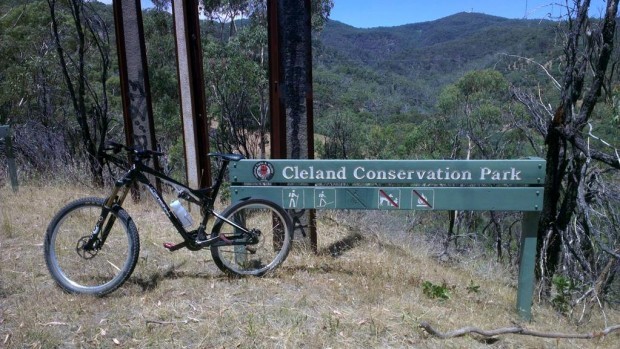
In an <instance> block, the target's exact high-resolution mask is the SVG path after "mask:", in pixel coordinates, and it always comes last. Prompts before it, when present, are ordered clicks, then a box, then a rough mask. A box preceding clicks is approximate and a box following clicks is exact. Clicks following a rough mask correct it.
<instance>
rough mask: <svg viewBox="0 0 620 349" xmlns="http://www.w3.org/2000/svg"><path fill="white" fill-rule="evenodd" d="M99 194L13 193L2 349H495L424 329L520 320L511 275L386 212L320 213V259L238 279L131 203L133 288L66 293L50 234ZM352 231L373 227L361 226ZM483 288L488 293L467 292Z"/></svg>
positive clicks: (548, 343)
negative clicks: (443, 255)
mask: <svg viewBox="0 0 620 349" xmlns="http://www.w3.org/2000/svg"><path fill="white" fill-rule="evenodd" d="M92 194H93V193H88V192H87V190H84V189H78V188H71V187H28V186H26V187H24V186H22V187H21V188H20V190H19V192H18V193H17V194H13V193H12V192H11V191H10V189H9V188H7V187H4V188H0V210H1V211H0V219H1V221H0V258H1V260H0V347H6V348H55V347H59V348H81V347H84V348H91V347H92V348H94V347H97V348H99V347H114V348H115V347H118V348H231V347H240V348H254V347H256V348H376V347H381V348H385V347H394V348H402V347H416V348H444V347H456V348H471V347H480V348H482V347H488V346H490V345H489V344H488V343H485V342H484V341H482V340H481V339H480V338H478V337H475V336H464V337H460V338H455V339H450V340H439V339H435V338H432V337H429V336H427V335H426V334H425V333H424V332H423V331H422V330H421V329H420V328H419V327H418V324H419V323H420V322H421V321H429V322H431V323H432V324H433V325H434V326H436V327H437V328H438V329H440V330H444V331H447V330H453V329H456V328H460V327H463V326H477V327H480V328H484V329H494V328H498V327H506V326H512V325H513V324H514V323H520V320H519V318H518V316H517V315H516V312H515V310H514V307H515V297H516V288H515V284H516V281H515V276H514V275H513V273H512V272H510V271H508V270H505V269H503V268H502V267H501V266H499V265H497V264H495V263H492V262H489V261H486V260H482V259H468V260H466V261H461V263H458V264H456V263H452V264H445V263H440V262H438V261H437V260H436V259H435V258H433V257H432V255H431V254H430V253H429V247H428V245H427V244H426V243H425V242H424V240H423V238H422V236H423V234H420V233H421V230H422V229H424V225H415V226H414V225H411V224H403V223H402V221H394V220H393V219H392V220H391V222H392V223H388V222H390V221H388V220H387V219H386V218H382V216H381V215H380V214H379V213H373V212H356V213H352V214H348V215H345V214H342V213H338V214H336V213H333V212H327V213H321V214H320V215H319V222H318V224H319V248H320V250H321V253H320V254H319V255H314V254H311V253H308V252H306V251H303V250H300V249H295V250H294V251H293V252H292V253H291V255H290V256H289V258H288V259H287V261H286V262H285V263H284V265H283V266H282V267H281V268H280V269H278V271H277V272H276V273H275V275H273V276H270V277H267V278H243V279H229V278H226V277H225V276H224V275H223V274H222V273H221V272H220V271H219V270H217V268H216V267H215V265H214V264H213V263H212V261H211V257H210V254H209V252H208V251H207V250H205V251H200V252H189V251H185V250H181V251H178V252H175V253H170V252H168V251H166V250H165V249H164V248H163V247H161V246H162V245H161V244H162V242H165V241H178V237H177V236H176V233H175V232H174V231H173V228H172V227H171V225H170V224H169V223H167V221H166V220H165V217H164V216H163V215H162V214H161V213H160V212H159V211H158V209H157V208H156V207H155V206H154V204H152V203H151V202H150V200H149V201H147V202H148V203H144V204H143V205H135V204H133V203H129V202H128V203H127V205H126V206H127V207H126V209H127V211H128V212H129V213H130V214H131V215H132V217H133V218H134V220H135V221H136V225H137V226H138V229H139V231H140V235H141V246H142V248H141V254H140V261H139V264H138V266H137V267H136V271H135V272H134V275H133V276H132V278H131V279H130V280H129V282H128V283H126V284H125V285H124V286H123V287H121V288H120V289H119V290H118V291H116V292H114V293H113V294H111V295H109V296H107V297H104V298H94V297H86V296H76V295H69V294H65V293H63V292H62V291H60V290H59V288H58V287H56V286H55V284H54V283H53V281H52V280H51V278H50V277H49V275H48V272H47V269H46V267H45V262H44V260H43V252H42V241H43V234H44V231H45V228H46V226H47V224H48V222H49V221H50V219H51V217H52V215H53V214H54V213H55V212H56V211H57V210H58V209H59V208H60V207H61V206H63V205H64V203H66V202H67V201H69V200H71V199H75V198H78V197H82V196H86V195H92ZM388 218H389V217H388ZM382 219H383V220H382ZM352 222H355V223H356V226H360V223H362V224H363V226H365V227H366V229H365V231H356V230H355V229H351V228H350V226H353V225H354V224H353V223H352ZM403 225H408V226H409V227H408V228H403ZM396 242H400V244H396ZM465 262H466V263H465ZM425 281H430V282H432V283H434V284H441V283H443V282H445V283H446V285H447V286H448V287H449V292H450V296H451V297H450V299H448V300H437V299H430V298H429V297H427V296H426V295H424V294H423V291H422V283H423V282H425ZM470 283H473V284H475V285H479V286H480V289H479V292H477V293H472V292H468V290H467V286H468V285H470ZM601 314H602V313H601V312H600V311H598V312H593V313H592V316H591V318H590V321H589V322H588V323H586V324H585V325H580V326H576V325H574V324H573V322H571V320H570V319H567V318H566V317H564V316H561V315H558V314H557V313H555V312H554V311H553V310H551V309H550V308H549V307H547V306H542V305H535V306H534V312H533V315H534V321H533V322H532V323H527V324H524V325H525V326H527V327H528V328H531V329H536V330H539V331H549V332H565V333H576V332H579V333H582V332H591V331H596V330H600V329H602V328H604V327H605V326H606V323H605V321H604V319H603V318H602V315H601ZM605 315H606V316H607V325H611V324H617V323H620V314H619V313H618V312H616V311H612V310H607V311H606V313H605ZM619 340H620V335H619V334H612V335H610V336H608V337H607V338H604V339H600V340H593V341H585V340H551V339H540V338H532V337H524V336H517V335H506V336H502V337H500V338H499V339H498V341H497V342H495V343H494V344H493V345H492V347H496V348H513V347H514V348H521V347H524V348H546V347H549V348H574V347H584V348H587V347H592V348H594V347H596V348H614V347H617V343H618V341H619Z"/></svg>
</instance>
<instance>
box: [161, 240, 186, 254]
mask: <svg viewBox="0 0 620 349" xmlns="http://www.w3.org/2000/svg"><path fill="white" fill-rule="evenodd" d="M186 245H187V244H186V243H185V242H181V243H180V244H176V245H175V244H174V243H172V242H164V248H165V249H167V250H168V251H170V252H174V251H176V250H178V249H181V248H183V247H185V246H186Z"/></svg>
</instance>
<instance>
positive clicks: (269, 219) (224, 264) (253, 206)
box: [211, 199, 293, 276]
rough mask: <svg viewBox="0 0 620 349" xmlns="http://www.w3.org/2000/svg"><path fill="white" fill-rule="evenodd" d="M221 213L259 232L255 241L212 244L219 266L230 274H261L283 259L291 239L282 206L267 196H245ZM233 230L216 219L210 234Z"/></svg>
mask: <svg viewBox="0 0 620 349" xmlns="http://www.w3.org/2000/svg"><path fill="white" fill-rule="evenodd" d="M222 216H223V217H224V218H226V219H228V220H230V221H233V222H236V223H238V224H240V225H243V226H244V227H245V228H246V229H248V230H251V229H258V230H260V232H261V234H260V236H259V241H258V243H257V244H252V245H225V246H211V255H212V256H213V261H214V262H215V264H216V265H217V267H218V268H220V270H222V271H224V272H225V273H227V274H229V275H233V276H241V275H253V276H263V275H265V274H267V273H269V272H271V271H273V270H274V269H275V268H277V267H278V266H279V265H280V264H282V262H284V260H285V259H286V257H287V256H288V253H289V251H290V249H291V245H292V242H293V223H292V221H291V217H290V216H289V214H288V213H287V212H286V211H285V210H284V209H283V208H282V207H280V206H279V205H277V204H275V203H273V202H271V201H268V200H263V199H248V200H245V201H240V202H238V203H236V204H233V205H232V206H230V207H228V208H227V209H226V210H225V211H224V212H223V213H222ZM235 230H236V228H235V227H233V226H232V225H230V224H229V223H227V222H226V221H224V220H222V219H218V220H217V221H216V222H215V225H214V226H213V231H212V234H211V237H212V238H215V237H217V236H220V234H223V235H224V236H230V235H232V234H234V233H235Z"/></svg>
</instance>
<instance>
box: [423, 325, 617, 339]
mask: <svg viewBox="0 0 620 349" xmlns="http://www.w3.org/2000/svg"><path fill="white" fill-rule="evenodd" d="M420 327H421V328H423V329H424V330H426V332H428V333H429V334H431V335H433V336H435V337H439V338H441V339H447V338H452V337H460V336H463V335H466V334H468V333H476V334H479V335H481V336H484V337H495V336H497V335H500V334H520V335H525V336H534V337H543V338H556V339H560V338H566V339H592V338H600V337H604V336H606V335H608V334H610V333H612V332H615V331H619V330H620V325H615V326H610V327H607V328H605V329H604V330H602V331H600V332H590V333H559V332H539V331H534V330H528V329H527V328H523V327H521V326H514V327H504V328H498V329H495V330H490V331H485V330H481V329H479V328H477V327H471V326H469V327H463V328H460V329H458V330H455V331H452V332H445V333H443V332H439V331H437V330H435V329H434V328H433V327H432V326H431V324H429V323H428V322H426V321H424V322H421V323H420Z"/></svg>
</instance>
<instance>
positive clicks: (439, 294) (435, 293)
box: [422, 281, 450, 300]
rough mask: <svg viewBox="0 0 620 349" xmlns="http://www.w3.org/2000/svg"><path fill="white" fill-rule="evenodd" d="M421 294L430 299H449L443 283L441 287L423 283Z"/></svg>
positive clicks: (426, 282) (427, 282)
mask: <svg viewBox="0 0 620 349" xmlns="http://www.w3.org/2000/svg"><path fill="white" fill-rule="evenodd" d="M422 292H423V293H424V294H425V295H426V296H427V297H429V298H431V299H435V298H437V299H440V300H447V299H450V292H449V288H448V286H447V285H446V282H445V281H444V282H443V283H442V284H441V285H435V284H433V283H432V282H430V281H424V282H423V283H422Z"/></svg>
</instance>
